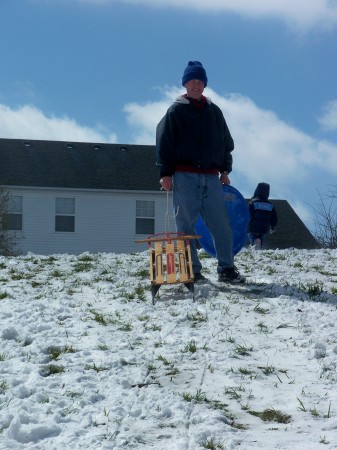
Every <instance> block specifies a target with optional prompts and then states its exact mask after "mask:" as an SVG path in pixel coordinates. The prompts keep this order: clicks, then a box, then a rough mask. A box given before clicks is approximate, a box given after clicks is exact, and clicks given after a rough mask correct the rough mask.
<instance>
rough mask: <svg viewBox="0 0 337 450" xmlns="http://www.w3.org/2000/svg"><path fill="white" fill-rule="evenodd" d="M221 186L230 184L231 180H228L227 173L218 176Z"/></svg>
mask: <svg viewBox="0 0 337 450" xmlns="http://www.w3.org/2000/svg"><path fill="white" fill-rule="evenodd" d="M220 182H221V184H231V180H230V179H229V178H228V173H222V174H221V175H220Z"/></svg>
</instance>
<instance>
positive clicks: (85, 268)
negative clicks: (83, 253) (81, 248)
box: [74, 262, 94, 273]
mask: <svg viewBox="0 0 337 450" xmlns="http://www.w3.org/2000/svg"><path fill="white" fill-rule="evenodd" d="M93 268H94V266H93V265H92V264H91V263H89V262H77V263H75V264H74V272H76V273H78V272H89V271H90V270H92V269H93Z"/></svg>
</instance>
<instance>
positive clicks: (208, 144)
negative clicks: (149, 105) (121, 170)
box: [156, 97, 234, 177]
mask: <svg viewBox="0 0 337 450" xmlns="http://www.w3.org/2000/svg"><path fill="white" fill-rule="evenodd" d="M233 149H234V141H233V139H232V136H231V134H230V132H229V129H228V126H227V123H226V120H225V118H224V116H223V114H222V111H221V109H220V108H219V107H218V106H217V105H215V104H214V103H212V102H211V100H210V99H207V103H206V104H205V106H204V108H203V109H202V110H201V111H199V110H198V109H197V108H195V106H193V105H192V104H191V103H190V102H189V101H188V99H187V98H185V97H178V98H177V99H176V101H175V102H174V103H173V104H172V105H171V106H170V108H169V109H168V110H167V112H166V114H165V116H164V117H163V118H162V120H161V121H160V122H159V124H158V126H157V133H156V153H157V164H158V165H159V166H160V176H161V177H163V176H165V175H168V176H171V175H173V174H174V172H175V167H176V165H177V164H187V165H192V166H194V167H197V168H200V169H205V170H207V169H212V168H216V169H218V170H219V172H225V171H227V172H228V173H229V172H231V170H232V154H231V152H232V150H233Z"/></svg>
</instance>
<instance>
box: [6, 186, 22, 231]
mask: <svg viewBox="0 0 337 450" xmlns="http://www.w3.org/2000/svg"><path fill="white" fill-rule="evenodd" d="M5 208H6V212H5V213H3V214H2V229H3V230H15V231H18V230H22V196H20V195H13V196H9V197H8V199H7V201H6V206H5Z"/></svg>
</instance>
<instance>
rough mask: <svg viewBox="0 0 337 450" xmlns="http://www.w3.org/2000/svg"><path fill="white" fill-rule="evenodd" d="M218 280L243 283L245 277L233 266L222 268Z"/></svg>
mask: <svg viewBox="0 0 337 450" xmlns="http://www.w3.org/2000/svg"><path fill="white" fill-rule="evenodd" d="M218 280H219V281H222V282H223V283H244V282H245V281H246V277H245V276H244V275H241V274H240V272H239V271H238V269H237V268H236V267H235V266H234V267H229V268H227V269H223V270H222V272H221V273H219V278H218Z"/></svg>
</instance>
